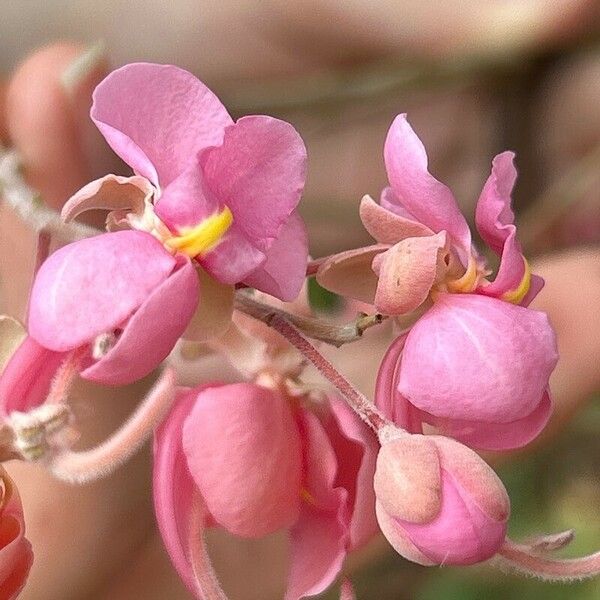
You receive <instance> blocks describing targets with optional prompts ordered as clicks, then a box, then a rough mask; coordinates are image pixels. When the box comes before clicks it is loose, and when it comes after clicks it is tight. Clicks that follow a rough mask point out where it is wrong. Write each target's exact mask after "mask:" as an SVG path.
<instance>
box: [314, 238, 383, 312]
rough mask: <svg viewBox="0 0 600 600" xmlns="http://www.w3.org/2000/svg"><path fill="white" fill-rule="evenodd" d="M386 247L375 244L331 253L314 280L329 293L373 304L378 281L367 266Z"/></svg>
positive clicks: (369, 266) (369, 265)
mask: <svg viewBox="0 0 600 600" xmlns="http://www.w3.org/2000/svg"><path fill="white" fill-rule="evenodd" d="M388 248H389V246H387V245H384V244H376V245H374V246H366V247H365V248H357V249H356V250H347V251H345V252H340V253H339V254H334V255H333V256H331V257H330V258H328V259H327V260H326V261H325V262H324V263H323V264H322V265H321V266H320V267H319V270H318V271H317V281H318V282H319V283H320V284H321V285H322V286H323V287H324V288H326V289H328V290H329V291H331V292H335V293H336V294H340V295H342V296H347V297H349V298H354V299H356V300H360V301H361V302H366V303H367V304H373V301H374V299H375V292H376V290H377V281H378V278H377V275H375V273H374V271H373V269H372V268H371V264H372V262H373V259H374V258H375V257H376V256H377V255H378V254H381V253H382V252H385V251H386V250H387V249H388Z"/></svg>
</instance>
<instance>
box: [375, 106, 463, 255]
mask: <svg viewBox="0 0 600 600" xmlns="http://www.w3.org/2000/svg"><path fill="white" fill-rule="evenodd" d="M384 158H385V166H386V169H387V173H388V177H389V180H390V183H391V185H392V189H393V190H394V192H395V194H396V195H397V196H398V199H399V200H400V202H401V203H402V206H404V207H405V208H406V209H407V210H408V211H409V213H410V214H412V215H414V217H415V219H416V220H417V221H419V222H420V223H422V224H423V225H425V226H427V227H429V228H430V229H431V230H432V231H434V232H436V233H438V232H440V231H443V230H445V231H447V232H448V233H449V234H450V237H451V238H452V239H453V241H454V243H455V244H457V245H458V246H459V247H460V248H461V249H462V251H463V254H464V256H461V258H463V259H464V258H465V257H466V256H467V255H468V254H469V252H470V250H471V232H470V231H469V226H468V225H467V222H466V221H465V218H464V217H463V215H462V213H461V212H460V209H459V207H458V204H457V202H456V200H455V199H454V196H453V195H452V192H451V191H450V190H449V189H448V188H447V187H446V186H445V185H444V184H442V183H440V182H439V181H438V180H437V179H435V177H433V176H432V175H430V173H429V171H428V170H427V162H428V161H427V153H426V151H425V148H424V146H423V144H422V142H421V140H420V139H419V138H418V137H417V135H416V133H415V132H414V131H413V129H412V127H411V126H410V125H409V124H408V121H407V120H406V115H405V114H402V115H398V116H397V117H396V118H395V119H394V122H393V123H392V126H391V127H390V130H389V132H388V135H387V138H386V140H385V148H384Z"/></svg>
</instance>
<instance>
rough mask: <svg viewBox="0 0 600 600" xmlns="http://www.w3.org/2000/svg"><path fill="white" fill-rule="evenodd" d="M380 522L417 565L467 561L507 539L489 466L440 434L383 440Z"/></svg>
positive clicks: (501, 492)
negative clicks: (385, 441)
mask: <svg viewBox="0 0 600 600" xmlns="http://www.w3.org/2000/svg"><path fill="white" fill-rule="evenodd" d="M374 487H375V494H376V497H377V504H376V511H377V520H378V521H379V526H380V527H381V530H382V532H383V534H384V535H385V537H386V538H387V539H388V541H389V542H390V544H391V545H392V546H393V547H394V549H395V550H396V551H397V552H398V553H399V554H401V555H402V556H404V557H405V558H407V559H409V560H411V561H413V562H416V563H419V564H422V565H441V564H449V565H468V564H473V563H477V562H481V561H483V560H487V559H488V558H490V557H491V556H493V555H494V554H495V553H496V552H497V550H498V549H499V548H500V546H501V545H502V543H503V542H504V539H505V535H506V522H507V519H508V515H509V512H510V503H509V499H508V495H507V493H506V490H505V488H504V485H503V484H502V482H501V481H500V479H499V478H498V476H497V475H496V474H495V473H494V471H493V470H492V469H491V468H490V467H489V466H488V465H487V464H486V463H485V462H484V461H483V460H482V459H481V458H480V457H479V456H478V455H477V454H475V453H474V452H473V451H472V450H470V449H468V448H467V447H466V446H463V445H462V444H460V443H458V442H456V441H455V440H452V439H449V438H445V437H441V436H427V437H425V436H422V435H408V434H406V435H400V436H398V437H397V438H396V439H393V440H391V441H389V442H387V443H384V444H383V445H382V447H381V450H380V451H379V456H378V458H377V469H376V472H375V480H374Z"/></svg>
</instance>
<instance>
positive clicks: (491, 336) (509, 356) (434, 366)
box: [398, 294, 558, 423]
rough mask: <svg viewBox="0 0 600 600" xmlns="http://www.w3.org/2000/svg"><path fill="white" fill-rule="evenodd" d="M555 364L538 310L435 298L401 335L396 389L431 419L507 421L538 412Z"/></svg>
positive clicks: (551, 339)
mask: <svg viewBox="0 0 600 600" xmlns="http://www.w3.org/2000/svg"><path fill="white" fill-rule="evenodd" d="M557 360H558V355H557V351H556V339H555V335H554V331H553V329H552V327H551V325H550V323H549V321H548V317H547V315H546V314H545V313H542V312H539V311H535V310H531V309H527V308H523V307H521V306H515V305H513V304H509V303H507V302H503V301H501V300H497V299H495V298H488V297H486V296H480V295H475V294H440V295H439V296H438V298H437V300H436V302H435V303H434V305H433V307H432V308H431V309H430V310H429V311H427V313H425V315H423V317H421V319H419V321H418V322H417V323H416V324H415V325H414V326H413V328H412V329H411V331H410V333H409V334H408V338H407V340H406V345H405V348H404V354H403V358H402V366H401V369H400V375H399V379H398V391H399V392H400V393H401V394H402V395H403V396H404V397H405V398H406V399H407V400H408V401H409V402H411V403H412V404H413V405H415V406H416V407H417V408H419V409H421V410H423V411H425V412H428V413H430V414H432V415H435V416H438V417H443V418H452V419H461V420H462V419H464V420H469V421H485V422H492V423H510V422H514V421H517V420H519V419H522V418H525V417H526V416H528V415H529V414H531V413H532V411H534V410H535V409H536V408H537V406H538V405H539V403H540V401H541V399H542V397H543V395H544V393H545V390H546V388H547V386H548V378H549V377H550V374H551V373H552V371H553V369H554V367H555V365H556V362H557Z"/></svg>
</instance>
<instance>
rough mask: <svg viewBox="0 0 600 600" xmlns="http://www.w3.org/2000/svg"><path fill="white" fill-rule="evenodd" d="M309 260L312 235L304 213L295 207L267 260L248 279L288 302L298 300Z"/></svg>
mask: <svg viewBox="0 0 600 600" xmlns="http://www.w3.org/2000/svg"><path fill="white" fill-rule="evenodd" d="M307 262H308V236H307V233H306V227H305V225H304V221H303V220H302V217H301V216H300V214H299V213H298V212H297V211H294V212H293V213H292V214H291V215H290V218H289V219H288V221H287V222H286V223H285V225H284V226H283V228H282V229H281V232H280V234H279V237H278V238H277V239H276V240H275V242H273V245H272V246H271V247H270V248H269V250H268V251H267V260H266V261H265V262H264V264H263V265H262V266H260V267H259V268H258V269H257V270H256V271H253V272H252V273H250V275H248V276H247V277H246V278H245V280H244V283H246V284H247V285H249V286H250V287H253V288H256V289H257V290H260V291H262V292H266V293H267V294H270V295H271V296H275V297H276V298H279V299H280V300H283V301H284V302H291V301H292V300H295V299H296V297H297V296H298V294H299V293H300V290H301V289H302V285H303V284H304V280H305V279H306V264H307Z"/></svg>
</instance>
